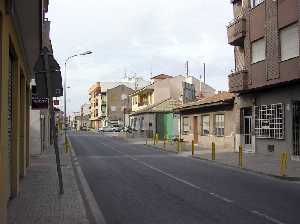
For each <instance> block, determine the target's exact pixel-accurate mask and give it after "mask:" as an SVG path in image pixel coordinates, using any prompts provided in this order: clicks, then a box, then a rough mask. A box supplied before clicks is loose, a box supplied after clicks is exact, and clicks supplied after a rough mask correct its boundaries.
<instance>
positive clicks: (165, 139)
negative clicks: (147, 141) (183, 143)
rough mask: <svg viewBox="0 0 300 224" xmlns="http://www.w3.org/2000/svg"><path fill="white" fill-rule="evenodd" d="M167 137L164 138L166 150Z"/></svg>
mask: <svg viewBox="0 0 300 224" xmlns="http://www.w3.org/2000/svg"><path fill="white" fill-rule="evenodd" d="M166 143H167V137H166V136H165V137H164V149H165V150H166Z"/></svg>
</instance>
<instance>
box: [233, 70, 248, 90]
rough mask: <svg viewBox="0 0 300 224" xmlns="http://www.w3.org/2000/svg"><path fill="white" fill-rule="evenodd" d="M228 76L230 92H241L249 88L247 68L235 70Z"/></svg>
mask: <svg viewBox="0 0 300 224" xmlns="http://www.w3.org/2000/svg"><path fill="white" fill-rule="evenodd" d="M228 78H229V91H230V92H240V91H244V90H247V89H248V83H249V77H248V70H247V69H242V70H239V71H236V72H233V73H232V74H230V75H229V76H228Z"/></svg>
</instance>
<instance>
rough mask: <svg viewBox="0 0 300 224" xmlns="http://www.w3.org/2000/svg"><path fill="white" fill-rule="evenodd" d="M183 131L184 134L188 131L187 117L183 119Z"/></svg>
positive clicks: (188, 122) (188, 120) (188, 119)
mask: <svg viewBox="0 0 300 224" xmlns="http://www.w3.org/2000/svg"><path fill="white" fill-rule="evenodd" d="M183 131H184V132H189V131H190V118H188V117H184V118H183Z"/></svg>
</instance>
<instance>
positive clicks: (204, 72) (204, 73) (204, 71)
mask: <svg viewBox="0 0 300 224" xmlns="http://www.w3.org/2000/svg"><path fill="white" fill-rule="evenodd" d="M205 76H206V69H205V62H204V63H203V82H204V84H205V78H206V77H205Z"/></svg>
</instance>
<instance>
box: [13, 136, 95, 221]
mask: <svg viewBox="0 0 300 224" xmlns="http://www.w3.org/2000/svg"><path fill="white" fill-rule="evenodd" d="M59 143H60V144H59V146H60V149H63V147H62V146H63V145H62V139H60V140H59ZM61 151H62V150H61ZM61 164H62V174H63V181H64V194H63V195H59V193H58V177H57V172H56V162H55V154H54V149H53V148H51V149H50V150H49V151H47V152H45V153H43V154H42V155H41V156H38V157H33V158H32V160H31V168H29V169H28V172H27V176H26V177H25V178H24V179H23V180H21V192H20V194H19V197H17V198H14V199H13V200H12V201H11V202H10V204H9V207H8V223H10V224H35V223H37V224H44V223H47V224H88V223H89V221H88V218H87V213H86V210H85V206H84V202H83V199H82V197H81V194H80V191H79V188H78V185H77V182H76V178H75V173H74V169H73V167H72V162H71V156H70V155H69V154H65V153H63V152H61Z"/></svg>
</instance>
